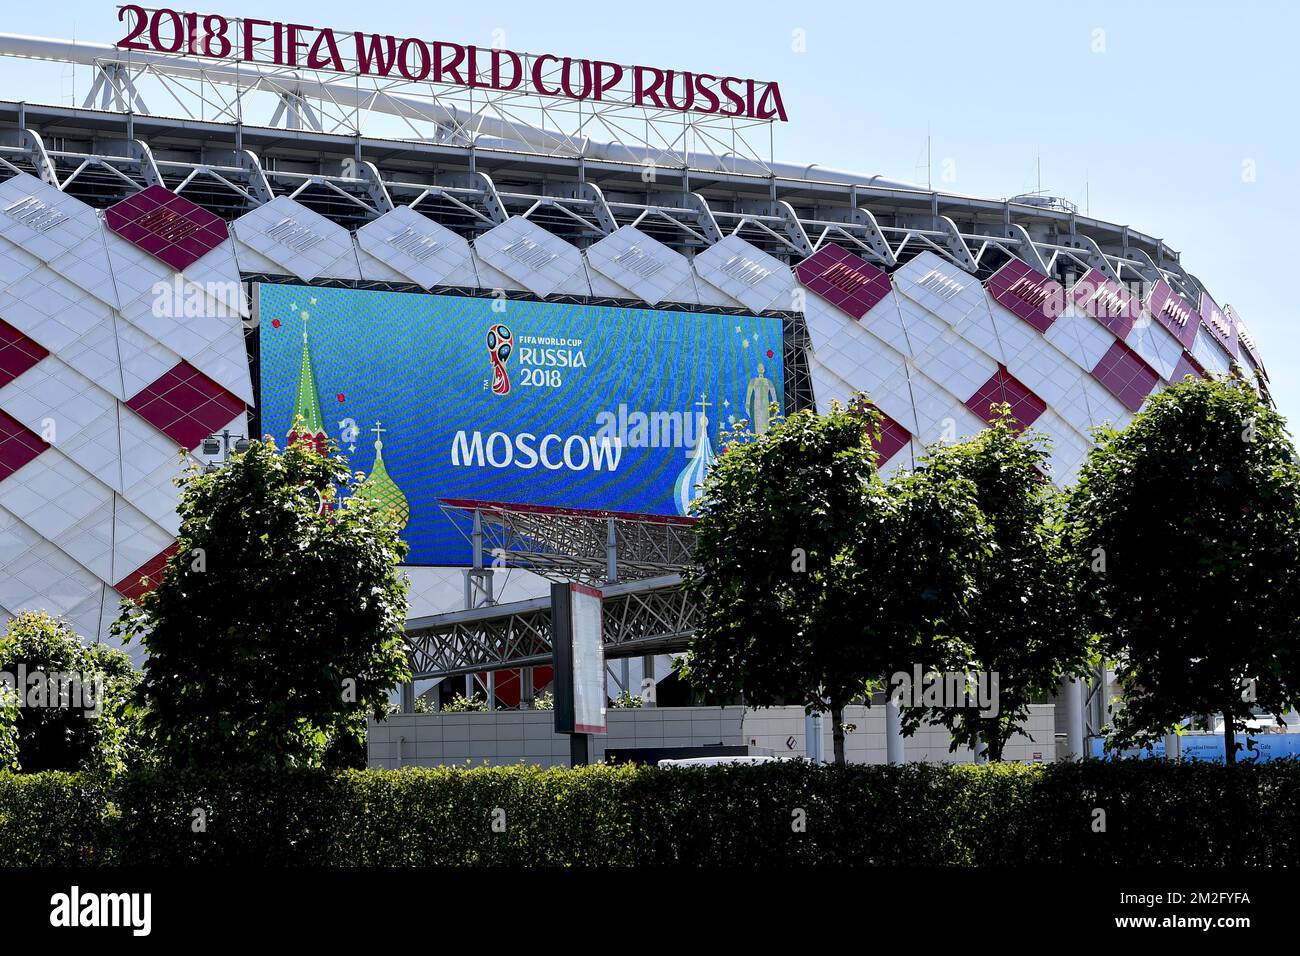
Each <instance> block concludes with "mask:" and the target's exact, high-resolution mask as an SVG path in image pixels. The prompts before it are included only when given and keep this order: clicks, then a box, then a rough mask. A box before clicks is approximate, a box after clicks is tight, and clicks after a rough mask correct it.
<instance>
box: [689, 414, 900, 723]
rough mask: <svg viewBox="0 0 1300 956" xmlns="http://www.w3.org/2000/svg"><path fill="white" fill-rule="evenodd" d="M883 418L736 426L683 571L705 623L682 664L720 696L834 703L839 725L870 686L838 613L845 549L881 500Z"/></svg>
mask: <svg viewBox="0 0 1300 956" xmlns="http://www.w3.org/2000/svg"><path fill="white" fill-rule="evenodd" d="M879 421H880V418H879V415H878V414H874V415H869V414H865V413H860V412H859V411H857V410H847V409H842V408H838V407H837V408H835V409H833V410H832V411H831V413H830V414H829V415H816V414H813V413H812V412H800V413H798V414H795V415H791V416H790V417H788V418H786V419H784V420H778V421H777V422H775V423H774V424H773V425H772V427H771V428H770V429H769V430H768V431H767V432H766V433H765V434H764V435H762V436H758V437H755V436H751V435H749V434H748V433H747V432H745V431H743V430H742V431H740V432H739V433H737V434H736V435H734V436H728V438H729V440H728V443H727V445H726V446H725V449H724V453H723V454H722V455H721V456H719V457H718V458H717V459H716V460H715V461H714V463H713V466H712V467H711V468H710V469H709V473H708V475H707V477H706V479H705V484H704V488H703V493H702V496H701V498H700V499H699V500H698V501H697V502H696V512H697V515H698V521H697V523H696V525H695V536H696V546H695V560H696V567H695V568H693V569H691V570H690V571H689V572H688V573H687V575H686V586H687V589H688V592H689V594H690V598H691V600H692V601H693V602H694V603H695V606H696V624H695V634H694V637H693V639H692V642H691V651H690V656H689V660H688V661H687V662H686V663H685V664H683V665H682V670H681V673H682V674H683V676H685V677H686V678H687V679H688V680H689V681H690V682H691V683H693V684H695V685H696V686H697V687H699V688H700V689H702V690H703V691H704V692H705V693H706V694H709V695H710V696H711V697H712V698H714V699H718V698H735V697H738V696H740V695H741V694H744V697H745V699H746V701H748V702H749V703H751V704H755V705H758V706H768V705H773V704H780V703H799V704H802V705H804V706H805V707H807V708H809V709H810V710H826V709H827V708H829V709H830V710H831V711H832V715H833V717H835V718H836V727H837V730H838V729H839V719H838V718H839V715H840V713H841V712H842V709H843V706H844V705H845V704H846V703H848V702H849V701H850V700H852V699H853V698H854V697H856V696H858V695H860V694H862V693H863V691H864V688H865V683H866V680H867V678H868V677H869V676H870V675H871V668H870V665H869V663H867V662H866V661H864V660H863V659H862V657H861V656H860V655H859V654H857V653H855V652H858V651H861V650H863V648H862V646H861V644H860V643H859V642H854V641H852V640H849V639H847V638H848V635H847V634H845V633H844V632H843V631H840V630H837V624H839V623H841V622H837V621H834V620H832V619H831V618H832V616H833V613H834V612H835V611H838V610H839V609H840V605H839V604H838V603H835V602H833V597H834V591H833V589H834V587H835V585H836V583H837V582H838V581H840V580H841V579H842V577H843V576H844V573H845V572H844V568H843V565H844V563H845V561H846V554H848V553H849V552H851V551H852V549H853V547H854V545H855V543H856V541H857V538H858V536H859V535H860V534H862V533H863V528H864V526H866V525H867V524H869V523H870V521H871V518H872V517H873V514H872V511H873V507H872V506H873V505H878V503H879V501H880V500H881V499H882V498H883V488H882V487H881V485H880V481H879V478H878V476H877V474H876V468H875V459H874V456H873V454H872V452H871V444H870V441H871V435H872V433H873V431H878V429H879ZM877 510H878V509H877ZM840 739H842V738H837V741H838V740H840Z"/></svg>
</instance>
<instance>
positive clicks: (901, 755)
mask: <svg viewBox="0 0 1300 956" xmlns="http://www.w3.org/2000/svg"><path fill="white" fill-rule="evenodd" d="M885 759H886V760H888V761H889V762H890V763H891V764H900V763H904V762H906V760H907V757H906V744H904V742H903V711H902V708H901V707H899V706H898V701H896V700H894V698H893V697H886V698H885Z"/></svg>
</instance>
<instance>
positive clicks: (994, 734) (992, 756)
mask: <svg viewBox="0 0 1300 956" xmlns="http://www.w3.org/2000/svg"><path fill="white" fill-rule="evenodd" d="M984 742H985V750H984V755H985V756H986V757H987V758H988V762H989V763H1000V762H1001V760H1002V748H1003V745H1004V744H1005V741H1004V740H1002V738H1001V735H1000V734H999V733H998V725H997V722H996V721H995V722H993V723H991V724H988V725H987V726H986V727H985V729H984Z"/></svg>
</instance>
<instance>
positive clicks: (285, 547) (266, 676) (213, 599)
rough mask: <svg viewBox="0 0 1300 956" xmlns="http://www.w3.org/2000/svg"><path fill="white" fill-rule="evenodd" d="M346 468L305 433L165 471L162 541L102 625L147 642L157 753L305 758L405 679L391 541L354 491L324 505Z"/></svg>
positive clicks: (213, 758)
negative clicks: (205, 464)
mask: <svg viewBox="0 0 1300 956" xmlns="http://www.w3.org/2000/svg"><path fill="white" fill-rule="evenodd" d="M357 477H358V476H354V475H351V474H350V473H349V472H348V468H347V463H346V462H345V461H343V460H341V459H339V458H330V457H325V456H322V455H320V454H318V453H317V452H316V451H315V450H314V449H313V448H311V447H309V446H308V444H307V443H297V444H295V445H293V446H291V447H289V448H286V449H285V450H284V452H283V453H281V452H279V451H277V449H276V447H275V445H274V443H271V442H267V443H263V442H259V441H255V442H252V443H251V445H250V447H249V449H248V451H247V452H245V453H243V454H238V455H234V456H232V458H231V459H230V461H229V462H227V463H226V464H225V465H223V466H222V467H220V468H218V469H216V470H214V471H212V472H202V471H198V470H193V471H190V472H188V473H187V474H186V475H184V476H183V477H182V478H181V479H180V480H179V485H180V488H181V495H180V504H179V506H178V511H179V514H180V519H181V522H180V531H179V534H178V538H179V541H178V546H177V550H176V552H175V554H173V555H172V557H171V559H170V560H169V561H168V563H167V568H166V570H165V572H164V574H163V576H162V579H161V581H159V582H158V585H157V587H156V588H154V589H153V590H152V591H151V592H149V593H148V594H146V595H145V596H144V597H143V598H141V599H140V601H139V602H138V603H135V604H132V605H129V606H128V607H127V608H126V609H125V610H124V613H123V615H122V617H121V618H120V619H119V620H118V622H117V624H116V625H115V626H116V629H117V631H118V632H119V633H121V634H123V635H125V636H126V637H127V638H128V639H138V640H140V641H141V642H142V643H143V644H144V646H145V648H146V649H147V650H148V652H149V657H148V659H147V661H146V663H145V680H144V685H143V694H144V697H145V699H146V700H147V702H148V711H147V713H146V720H147V726H148V728H149V730H150V731H151V732H152V733H153V735H154V737H155V738H156V740H157V743H158V747H159V750H160V753H161V754H162V756H163V757H164V759H165V760H166V761H167V762H168V763H169V764H173V765H179V766H209V767H229V766H248V765H261V766H268V765H269V766H285V765H288V764H318V763H320V762H322V761H323V760H325V759H326V754H327V751H330V750H337V749H338V748H340V747H341V748H342V749H344V750H347V749H348V745H347V743H346V741H344V740H342V737H343V736H344V735H351V736H352V737H353V738H354V742H355V739H356V738H357V734H358V728H359V727H360V721H361V720H362V719H363V718H364V716H365V715H366V714H369V715H372V716H375V717H379V716H381V715H382V714H383V712H384V710H385V706H386V702H387V698H388V692H389V689H390V688H392V687H393V686H395V685H396V684H397V683H399V682H400V681H401V680H403V679H405V678H406V676H407V674H408V671H407V665H406V658H405V653H404V650H403V644H402V628H403V625H404V623H405V616H406V599H405V595H406V582H405V580H404V579H403V578H402V577H401V576H400V575H399V574H398V573H397V571H396V566H397V564H398V563H399V561H400V560H401V558H402V556H403V554H404V553H405V546H404V545H403V544H402V543H401V542H400V541H399V540H398V538H397V535H396V530H395V528H394V526H393V524H392V522H391V519H390V518H388V516H386V515H385V514H383V513H381V512H380V511H378V510H376V508H375V507H374V506H373V505H372V504H371V503H369V502H368V501H367V500H365V499H364V498H362V497H359V496H355V495H354V496H352V497H349V498H347V499H346V500H345V501H343V502H340V501H339V499H338V490H339V489H342V488H347V487H350V486H352V485H353V484H354V483H355V480H356V478H357ZM352 749H353V751H354V752H355V743H354V744H353V745H352Z"/></svg>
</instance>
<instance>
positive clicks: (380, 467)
mask: <svg viewBox="0 0 1300 956" xmlns="http://www.w3.org/2000/svg"><path fill="white" fill-rule="evenodd" d="M370 430H371V431H372V432H374V433H375V464H374V467H373V468H371V469H370V474H369V475H367V476H366V479H365V480H364V481H362V482H361V484H359V485H358V486H357V490H356V494H358V495H360V496H362V497H363V498H366V499H368V500H369V501H371V502H372V503H373V504H374V505H375V507H376V508H377V509H378V510H379V511H380V512H381V513H387V514H389V515H391V516H392V517H393V518H394V520H396V522H397V530H398V531H401V530H402V529H403V528H405V527H406V523H407V522H408V521H409V520H410V518H411V506H410V504H409V503H408V502H407V500H406V495H404V494H403V493H402V489H401V488H399V487H397V483H396V482H395V481H393V479H392V477H391V476H389V474H388V466H386V465H385V464H384V443H383V441H382V440H381V438H380V436H381V435H382V434H383V433H384V432H385V431H387V429H385V428H380V427H379V422H375V427H374V428H372V429H370Z"/></svg>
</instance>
